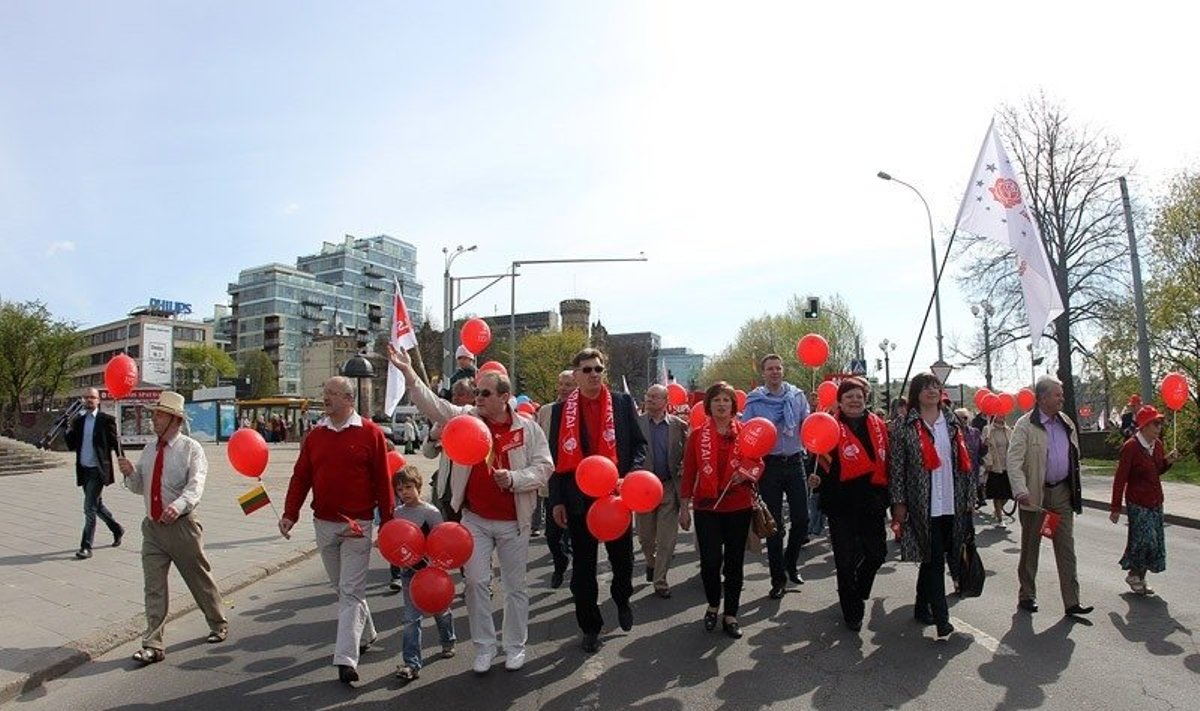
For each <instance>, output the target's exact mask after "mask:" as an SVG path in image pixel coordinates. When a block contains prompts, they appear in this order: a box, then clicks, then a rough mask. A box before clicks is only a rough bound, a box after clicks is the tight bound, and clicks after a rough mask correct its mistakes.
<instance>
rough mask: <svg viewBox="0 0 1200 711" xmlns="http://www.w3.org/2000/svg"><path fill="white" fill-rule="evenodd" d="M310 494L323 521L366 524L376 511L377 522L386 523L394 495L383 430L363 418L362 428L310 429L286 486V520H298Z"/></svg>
mask: <svg viewBox="0 0 1200 711" xmlns="http://www.w3.org/2000/svg"><path fill="white" fill-rule="evenodd" d="M310 490H311V491H312V495H313V500H312V510H313V516H314V517H316V518H319V519H321V520H322V521H344V520H345V519H343V518H342V516H343V515H344V516H349V517H350V518H353V519H358V520H362V521H369V520H371V519H373V518H374V517H375V509H376V508H378V509H379V518H380V522H381V523H387V522H388V521H390V520H391V518H392V508H393V492H392V483H391V478H390V477H389V476H388V467H387V440H386V439H385V438H384V434H383V430H381V429H379V426H378V425H376V424H375V423H374V422H371V421H370V420H368V419H365V418H364V419H363V420H362V426H361V427H352V426H347V427H345V428H344V429H342V430H341V431H335V430H331V429H329V428H328V427H314V428H313V429H312V430H310V431H309V433H308V434H307V435H305V437H304V441H303V442H301V444H300V456H299V457H298V458H297V459H296V466H295V468H294V469H293V470H292V480H291V482H289V483H288V492H287V500H286V502H285V503H284V507H283V515H284V517H285V518H289V519H291V520H292V521H296V520H298V519H299V517H300V505H301V504H303V503H304V499H305V498H307V497H308V492H309V491H310Z"/></svg>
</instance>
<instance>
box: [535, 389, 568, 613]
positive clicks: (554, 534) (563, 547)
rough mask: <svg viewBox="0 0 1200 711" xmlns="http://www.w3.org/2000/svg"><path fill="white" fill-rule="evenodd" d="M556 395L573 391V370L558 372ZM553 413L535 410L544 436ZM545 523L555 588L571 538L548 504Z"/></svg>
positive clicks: (559, 583)
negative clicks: (555, 518)
mask: <svg viewBox="0 0 1200 711" xmlns="http://www.w3.org/2000/svg"><path fill="white" fill-rule="evenodd" d="M557 386H558V396H557V399H556V400H555V401H554V402H555V403H563V402H566V401H567V398H568V397H569V396H570V395H571V393H572V392H574V391H575V387H576V386H575V371H574V370H564V371H562V372H561V373H559V374H558V383H557ZM553 413H554V408H553V407H552V406H551V405H546V406H545V407H542V408H541V409H540V410H538V411H537V423H538V425H539V426H540V427H541V428H542V432H545V433H546V438H547V440H549V437H550V415H552V414H553ZM538 496H540V497H542V498H544V499H547V500H548V498H549V496H550V489H549V487H542V490H541V491H538ZM544 510H545V524H546V545H547V546H548V547H549V548H550V558H551V559H552V560H553V561H554V572H552V573H550V587H552V588H554V589H555V590H557V589H558V588H560V587H562V584H563V578H564V577H565V576H566V574H567V566H568V565H570V563H571V539H570V537H569V536H567V535H566V531H565V530H564V529H563V527H562V526H559V525H558V524H557V523H555V521H554V516H552V515H551V513H550V506H549V505H545V506H544Z"/></svg>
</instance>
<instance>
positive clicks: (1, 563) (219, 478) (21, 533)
mask: <svg viewBox="0 0 1200 711" xmlns="http://www.w3.org/2000/svg"><path fill="white" fill-rule="evenodd" d="M204 450H205V453H206V454H207V456H208V464H209V471H208V479H207V482H206V485H205V490H204V497H203V499H202V500H201V503H200V507H199V508H198V510H197V515H198V517H199V519H200V521H201V523H202V524H203V525H204V539H205V550H206V552H207V553H208V558H209V562H210V563H211V564H212V568H213V574H214V576H215V577H216V578H217V583H218V585H219V586H220V589H221V592H222V593H223V594H224V596H225V604H226V605H228V606H230V607H233V606H234V605H236V604H237V600H236V596H234V595H233V593H235V592H236V591H237V590H239V589H241V588H243V587H245V586H246V585H249V584H250V583H252V582H254V581H256V580H259V579H261V578H263V577H265V576H267V575H270V574H271V573H273V572H276V571H278V570H280V569H281V568H284V567H286V566H288V565H291V564H293V563H296V562H298V561H300V560H303V559H304V558H306V557H307V556H309V555H312V554H313V553H314V552H315V550H316V546H315V543H314V540H313V533H312V526H311V525H310V524H309V521H310V520H311V515H310V510H309V509H308V507H307V504H306V505H305V508H304V509H303V510H302V514H301V521H300V524H299V525H297V527H296V529H295V530H294V532H293V534H292V539H291V540H290V541H289V540H285V539H283V538H282V537H281V536H280V535H279V531H278V529H277V528H276V524H275V522H276V519H275V514H274V512H273V511H272V510H271V508H270V507H267V508H263V509H260V510H258V511H256V512H254V513H253V514H251V515H250V516H246V515H244V514H243V513H242V510H241V508H240V507H239V506H238V503H237V497H238V495H240V494H242V493H244V492H246V491H247V490H249V489H250V488H251V487H252V486H253V485H254V482H253V480H251V479H247V478H245V477H243V476H241V475H239V474H237V473H236V472H235V471H234V470H233V468H232V467H231V466H230V465H229V460H228V459H227V457H226V454H225V446H224V445H219V446H218V445H213V444H206V445H204ZM298 453H299V444H298V443H288V444H279V445H271V460H270V465H269V466H268V467H267V471H266V473H265V474H264V475H263V484H264V486H265V487H266V489H267V492H268V493H269V495H270V497H271V501H272V503H273V504H274V505H275V507H276V509H277V510H278V511H279V512H280V513H282V510H283V498H284V493H285V492H286V490H287V482H288V479H289V478H290V476H291V472H292V465H293V464H294V462H295V460H296V456H297V454H298ZM130 454H131V455H133V456H134V457H136V456H140V452H131V453H130ZM55 456H56V457H58V458H59V461H60V463H59V465H58V466H56V467H55V468H53V469H50V470H47V471H45V472H42V473H40V474H22V475H14V476H0V704H3V703H5V702H7V701H9V700H10V699H12V698H14V697H16V696H17V695H18V694H20V693H22V692H23V691H25V690H28V689H32V688H35V687H37V686H39V685H40V684H41V683H42V682H43V681H45V680H47V679H51V678H53V677H55V676H58V675H61V674H63V673H65V672H67V671H69V670H70V669H73V668H75V667H77V666H79V665H81V664H84V663H86V662H87V661H89V660H90V659H92V658H93V657H95V656H97V655H100V654H103V653H104V652H107V651H109V650H110V649H113V648H114V647H116V646H118V645H120V644H124V643H125V642H128V641H130V640H133V639H137V638H138V637H139V636H140V635H141V633H142V632H143V630H144V627H145V616H144V606H143V598H142V566H141V547H142V535H141V521H142V519H143V518H144V508H143V503H142V497H141V496H140V495H134V494H132V493H130V492H129V491H127V490H126V489H124V488H123V487H122V486H121V484H120V475H119V474H118V483H116V484H114V485H112V486H109V487H107V488H106V489H105V491H104V503H105V505H106V506H107V507H108V508H109V510H111V511H112V513H113V515H114V516H115V517H116V519H117V521H119V522H120V523H121V525H123V526H124V527H125V531H126V533H125V539H124V541H123V542H122V544H121V547H120V548H112V547H111V545H110V544H111V542H112V536H111V534H110V533H109V532H108V529H107V527H105V525H104V523H103V522H101V521H97V524H96V538H95V547H94V549H93V550H94V553H95V555H94V556H93V557H92V558H91V559H90V560H77V559H76V558H75V551H76V550H77V549H78V547H79V536H80V531H81V529H82V527H83V490H82V489H80V488H79V487H77V486H76V485H75V465H74V455H73V454H70V453H58V454H56V455H55ZM408 459H409V461H410V463H412V464H415V465H417V466H418V467H419V468H420V469H421V471H422V472H423V473H424V474H425V477H426V480H428V478H429V476H430V475H431V474H432V473H433V472H434V471H435V470H436V462H434V461H431V460H427V459H425V458H424V457H422V456H420V455H419V454H418V455H414V456H411V457H408ZM135 461H136V460H135ZM170 590H171V602H170V610H171V618H175V617H177V616H178V615H180V614H182V613H184V612H186V611H188V610H191V609H194V608H195V603H194V602H193V601H192V597H191V594H190V593H189V592H188V590H187V587H186V586H185V585H184V583H183V579H182V578H180V577H179V575H178V573H176V572H175V571H174V569H172V571H171V579H170ZM230 634H231V635H232V636H236V635H237V634H238V630H237V629H236V628H234V629H231V630H230ZM186 641H188V640H184V639H180V638H179V637H176V636H173V635H172V634H171V629H170V626H168V628H167V644H168V648H169V646H170V645H172V644H179V643H181V642H186Z"/></svg>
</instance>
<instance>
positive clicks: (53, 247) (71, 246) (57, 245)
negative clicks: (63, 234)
mask: <svg viewBox="0 0 1200 711" xmlns="http://www.w3.org/2000/svg"><path fill="white" fill-rule="evenodd" d="M74 251H75V243H74V242H72V241H71V240H60V241H57V242H51V243H50V246H49V247H48V248H47V249H46V256H47V257H53V256H54V255H56V254H58V253H59V252H74Z"/></svg>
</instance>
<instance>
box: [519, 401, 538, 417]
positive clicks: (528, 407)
mask: <svg viewBox="0 0 1200 711" xmlns="http://www.w3.org/2000/svg"><path fill="white" fill-rule="evenodd" d="M517 412H524V413H526V414H529V415H532V414H533V413H535V412H537V408H535V407H534V406H533V403H532V402H523V403H521V404H520V405H517Z"/></svg>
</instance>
